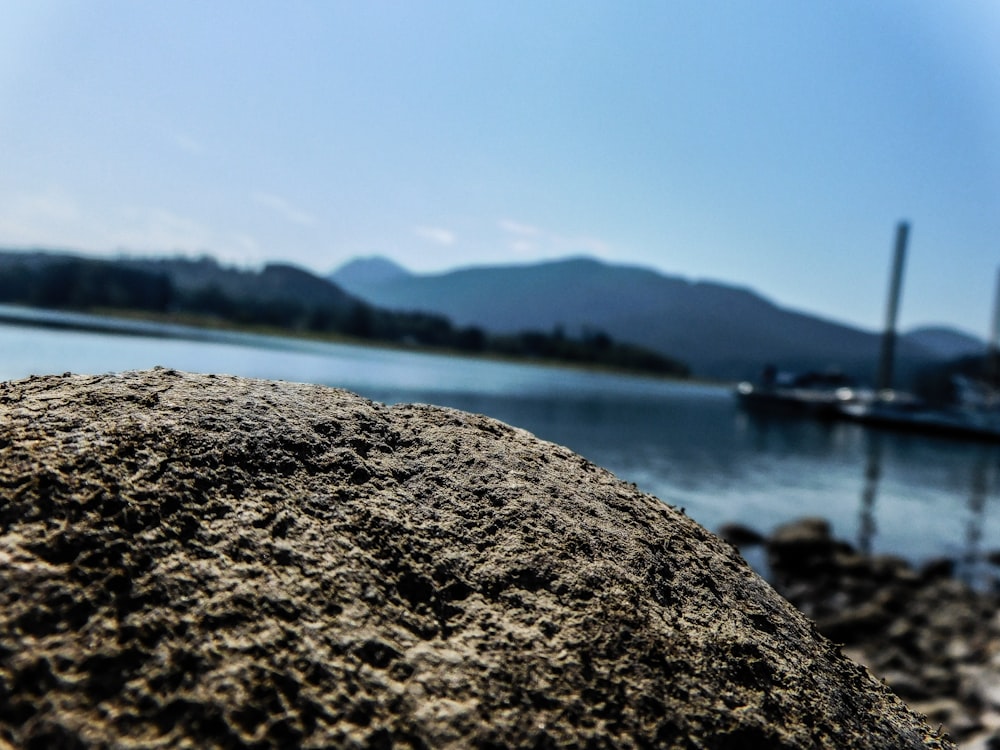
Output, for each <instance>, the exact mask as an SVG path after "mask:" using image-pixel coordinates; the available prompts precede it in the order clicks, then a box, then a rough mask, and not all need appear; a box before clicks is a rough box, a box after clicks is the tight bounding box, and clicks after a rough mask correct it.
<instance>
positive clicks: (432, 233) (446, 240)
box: [413, 226, 457, 246]
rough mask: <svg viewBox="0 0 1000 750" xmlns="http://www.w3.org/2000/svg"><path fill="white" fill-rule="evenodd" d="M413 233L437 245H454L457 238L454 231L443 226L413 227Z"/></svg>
mask: <svg viewBox="0 0 1000 750" xmlns="http://www.w3.org/2000/svg"><path fill="white" fill-rule="evenodd" d="M413 233H414V234H415V235H417V237H419V238H420V239H422V240H427V241H428V242H433V243H434V244H436V245H445V246H449V245H454V244H455V240H456V239H457V238H456V236H455V233H454V232H452V231H451V230H450V229H443V228H441V227H426V226H420V227H413Z"/></svg>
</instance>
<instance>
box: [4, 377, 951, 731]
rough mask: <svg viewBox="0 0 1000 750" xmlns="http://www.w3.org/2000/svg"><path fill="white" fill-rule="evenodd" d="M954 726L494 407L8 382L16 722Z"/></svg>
mask: <svg viewBox="0 0 1000 750" xmlns="http://www.w3.org/2000/svg"><path fill="white" fill-rule="evenodd" d="M4 742H6V743H8V744H10V745H13V746H15V747H47V746H51V747H112V746H116V747H127V746H144V747H146V746H152V747H184V746H197V747H247V748H264V747H286V746H300V747H316V748H319V747H373V748H375V747H378V748H389V747H394V748H407V747H410V748H438V747H454V748H459V747H480V748H499V747H576V748H603V747H664V748H750V749H753V748H844V747H866V748H868V747H870V748H923V747H950V743H948V742H947V740H945V739H942V738H940V737H937V736H936V735H935V734H934V733H933V732H931V731H930V730H929V729H928V727H927V726H926V725H925V724H924V723H923V722H922V720H920V719H919V718H918V717H917V716H915V715H914V714H912V713H911V712H910V711H909V710H908V709H907V708H906V707H905V705H904V704H903V703H902V702H900V701H899V700H898V699H897V698H896V697H895V696H894V695H893V694H892V693H891V692H890V691H889V690H888V689H887V688H886V687H884V686H883V685H881V684H880V683H878V682H877V681H875V680H874V679H873V678H872V677H871V676H870V675H869V674H868V673H867V672H866V671H865V670H864V669H863V668H861V667H859V666H857V665H856V664H854V663H853V662H851V661H849V660H848V659H846V658H845V657H844V656H843V655H842V654H841V653H840V651H839V649H838V648H837V647H836V646H835V645H834V644H832V643H830V642H829V641H827V640H825V639H824V638H822V637H821V636H819V635H818V634H817V632H816V630H815V628H814V627H813V625H812V623H811V622H810V621H809V620H807V619H806V618H805V617H804V616H802V615H801V614H800V613H798V612H797V611H796V610H795V609H794V608H793V607H792V606H791V605H789V604H788V603H787V602H786V601H785V600H783V599H782V598H781V597H779V596H778V595H777V594H776V593H775V592H774V591H773V589H771V587H770V586H769V585H768V584H766V583H765V582H764V581H763V580H761V579H760V578H759V577H758V576H757V575H756V574H755V573H753V572H752V571H751V570H750V569H749V568H748V567H747V565H746V564H745V563H744V562H743V560H742V559H741V558H740V557H739V555H738V553H736V552H735V550H734V549H733V548H732V547H730V546H729V545H728V544H727V543H725V542H722V541H721V540H719V539H718V538H716V537H715V536H713V535H711V534H710V533H708V532H707V531H705V530H704V529H702V528H701V527H700V526H698V525H697V524H695V523H694V522H693V521H691V520H690V519H688V518H686V517H685V516H684V515H683V514H682V513H680V512H678V511H675V510H674V509H672V508H670V507H669V506H667V505H666V504H664V503H662V502H660V501H659V500H657V499H656V498H654V497H651V496H649V495H646V494H644V493H642V492H640V491H639V490H637V489H636V488H635V487H634V486H632V485H629V484H627V483H624V482H622V481H620V480H618V479H617V478H615V477H614V476H613V475H612V474H610V473H608V472H606V471H604V470H602V469H600V468H598V467H596V466H594V465H593V464H591V463H589V462H588V461H586V460H585V459H583V458H581V457H580V456H578V455H576V454H574V453H572V452H571V451H569V450H568V449H566V448H563V447H561V446H558V445H554V444H551V443H546V442H544V441H541V440H538V439H536V438H535V437H533V436H531V435H530V434H528V433H526V432H524V431H522V430H518V429H515V428H512V427H509V426H507V425H504V424H501V423H499V422H496V421H494V420H492V419H488V418H486V417H482V416H477V415H472V414H467V413H464V412H459V411H455V410H449V409H443V408H436V407H431V406H417V405H401V406H393V407H389V406H385V405H381V404H376V403H372V402H370V401H367V400H365V399H363V398H361V397H359V396H355V395H353V394H350V393H347V392H345V391H340V390H335V389H330V388H324V387H319V386H311V385H300V384H291V383H277V382H267V381H255V380H247V379H240V378H234V377H228V376H212V375H192V374H186V373H179V372H175V371H171V370H162V369H156V370H152V371H147V372H135V373H125V374H121V375H106V376H94V377H90V376H69V375H66V376H58V377H57V376H52V377H36V378H30V379H27V380H22V381H17V382H11V383H4V384H0V746H2V745H3V743H4Z"/></svg>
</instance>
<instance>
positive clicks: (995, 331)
mask: <svg viewBox="0 0 1000 750" xmlns="http://www.w3.org/2000/svg"><path fill="white" fill-rule="evenodd" d="M986 382H987V383H988V384H989V386H990V388H997V387H998V386H1000V269H998V270H997V286H996V291H995V292H994V295H993V327H992V329H991V330H990V343H989V347H988V349H987V355H986Z"/></svg>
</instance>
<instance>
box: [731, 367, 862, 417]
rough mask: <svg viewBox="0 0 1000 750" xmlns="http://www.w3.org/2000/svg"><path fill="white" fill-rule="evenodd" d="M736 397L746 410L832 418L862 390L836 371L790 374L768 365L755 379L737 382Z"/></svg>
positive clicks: (857, 396) (860, 394)
mask: <svg viewBox="0 0 1000 750" xmlns="http://www.w3.org/2000/svg"><path fill="white" fill-rule="evenodd" d="M736 398H737V400H738V401H739V403H740V406H742V407H743V408H744V409H747V410H753V411H767V412H782V413H786V414H797V415H802V416H809V417H815V418H819V419H835V418H837V417H838V416H840V413H841V411H840V410H841V407H842V406H843V405H845V404H849V403H854V402H855V401H857V400H859V399H862V398H863V392H862V391H861V390H859V389H858V388H857V387H856V386H855V384H854V381H853V380H851V379H850V378H848V377H847V376H846V375H844V374H843V373H840V372H828V373H819V372H805V373H800V374H797V375H793V374H789V373H778V372H776V371H775V370H774V368H773V367H770V366H768V367H766V368H765V369H764V373H763V374H762V375H761V378H760V381H759V382H758V383H751V382H749V381H744V382H742V383H739V384H738V385H737V386H736Z"/></svg>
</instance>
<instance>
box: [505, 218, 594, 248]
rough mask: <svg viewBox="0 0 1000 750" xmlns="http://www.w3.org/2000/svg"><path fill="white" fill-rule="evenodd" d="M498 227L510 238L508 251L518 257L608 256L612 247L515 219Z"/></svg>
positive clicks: (590, 238) (591, 238) (592, 239)
mask: <svg viewBox="0 0 1000 750" xmlns="http://www.w3.org/2000/svg"><path fill="white" fill-rule="evenodd" d="M497 225H498V226H499V227H500V229H501V230H503V231H504V232H505V233H506V234H507V235H509V237H508V244H507V247H508V249H509V250H510V251H511V252H513V253H515V254H517V255H531V254H537V255H554V254H562V253H579V252H587V253H592V254H594V255H600V256H607V255H609V254H610V253H611V252H612V247H611V245H610V244H609V243H607V242H605V241H604V240H601V239H598V238H597V237H591V236H589V235H569V234H562V233H560V232H552V231H549V230H546V229H542V228H541V227H537V226H535V225H533V224H527V223H525V222H521V221H515V220H513V219H501V220H500V221H498V222H497Z"/></svg>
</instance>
